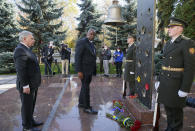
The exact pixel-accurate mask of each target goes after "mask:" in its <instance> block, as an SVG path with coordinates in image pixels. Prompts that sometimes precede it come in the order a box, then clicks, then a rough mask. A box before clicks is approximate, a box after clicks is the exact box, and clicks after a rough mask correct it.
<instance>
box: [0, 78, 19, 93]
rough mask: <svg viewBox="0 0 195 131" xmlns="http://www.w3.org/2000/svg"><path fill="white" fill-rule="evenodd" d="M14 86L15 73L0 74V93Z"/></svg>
mask: <svg viewBox="0 0 195 131" xmlns="http://www.w3.org/2000/svg"><path fill="white" fill-rule="evenodd" d="M14 87H16V75H0V94H2V93H4V92H5V91H7V90H9V89H11V88H14Z"/></svg>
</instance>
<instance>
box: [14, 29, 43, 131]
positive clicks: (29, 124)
mask: <svg viewBox="0 0 195 131" xmlns="http://www.w3.org/2000/svg"><path fill="white" fill-rule="evenodd" d="M19 41H20V44H18V45H17V47H16V48H15V51H14V62H15V68H16V72H17V81H16V85H17V89H18V91H19V93H20V98H21V102H22V108H21V114H22V125H23V131H40V129H38V128H34V127H35V126H40V125H42V124H43V123H39V122H36V121H35V120H34V119H33V112H34V107H35V103H36V97H37V91H38V87H39V86H40V84H41V73H40V68H39V63H38V61H37V57H36V55H35V54H34V53H33V52H32V51H31V49H30V47H32V46H33V45H34V43H35V40H34V37H33V34H32V33H31V32H29V31H22V32H21V33H20V34H19Z"/></svg>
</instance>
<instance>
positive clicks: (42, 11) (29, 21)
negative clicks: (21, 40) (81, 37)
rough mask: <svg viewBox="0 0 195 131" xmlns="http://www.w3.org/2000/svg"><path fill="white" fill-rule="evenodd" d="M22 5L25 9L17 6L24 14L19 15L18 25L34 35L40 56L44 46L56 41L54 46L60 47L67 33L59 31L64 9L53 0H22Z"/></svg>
mask: <svg viewBox="0 0 195 131" xmlns="http://www.w3.org/2000/svg"><path fill="white" fill-rule="evenodd" d="M22 3H23V5H24V7H22V6H21V5H19V4H17V6H18V8H19V9H20V11H22V12H24V14H23V15H19V16H20V20H19V21H18V23H19V24H20V25H21V26H22V27H23V28H25V29H26V30H29V31H31V32H33V33H34V36H35V39H36V43H35V49H36V50H38V56H40V48H41V47H42V46H43V44H47V43H48V42H49V41H54V44H55V45H58V44H60V43H61V42H62V41H63V40H64V39H65V33H66V31H59V30H60V27H61V26H62V23H63V22H62V20H60V18H61V16H62V13H63V12H62V11H63V7H61V8H59V7H57V4H56V3H55V2H54V1H53V0H38V1H37V0H22Z"/></svg>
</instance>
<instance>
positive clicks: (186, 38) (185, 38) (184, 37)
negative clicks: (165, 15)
mask: <svg viewBox="0 0 195 131" xmlns="http://www.w3.org/2000/svg"><path fill="white" fill-rule="evenodd" d="M182 39H184V40H190V38H188V37H186V36H184V35H182Z"/></svg>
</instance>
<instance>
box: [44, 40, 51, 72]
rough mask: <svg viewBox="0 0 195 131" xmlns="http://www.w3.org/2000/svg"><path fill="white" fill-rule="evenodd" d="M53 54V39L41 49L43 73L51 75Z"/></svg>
mask: <svg viewBox="0 0 195 131" xmlns="http://www.w3.org/2000/svg"><path fill="white" fill-rule="evenodd" d="M53 54H54V49H53V41H50V42H49V45H46V46H44V47H43V50H42V56H43V62H44V64H45V75H48V74H49V75H53V74H52V69H51V66H52V62H53ZM48 72H49V73H48Z"/></svg>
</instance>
